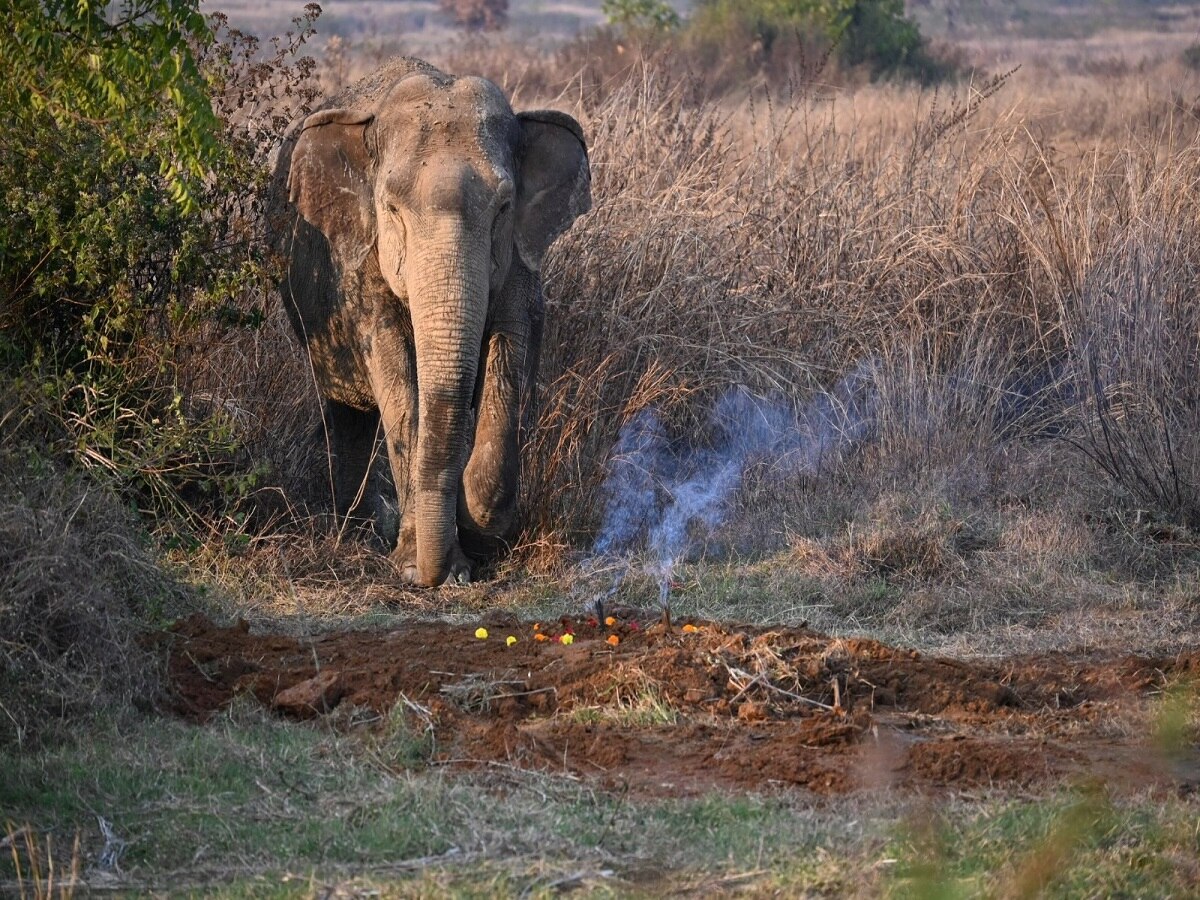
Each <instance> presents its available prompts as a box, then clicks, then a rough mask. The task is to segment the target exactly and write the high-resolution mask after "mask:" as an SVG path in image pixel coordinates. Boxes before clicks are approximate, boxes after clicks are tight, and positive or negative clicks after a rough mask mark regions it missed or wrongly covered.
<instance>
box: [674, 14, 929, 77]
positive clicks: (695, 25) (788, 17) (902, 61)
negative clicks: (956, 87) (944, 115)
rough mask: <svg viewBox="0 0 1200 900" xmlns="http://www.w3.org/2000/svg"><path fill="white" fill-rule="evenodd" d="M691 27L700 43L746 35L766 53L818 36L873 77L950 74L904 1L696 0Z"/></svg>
mask: <svg viewBox="0 0 1200 900" xmlns="http://www.w3.org/2000/svg"><path fill="white" fill-rule="evenodd" d="M688 31H689V32H690V33H691V35H692V36H693V38H694V39H696V40H699V41H701V42H719V41H721V40H722V39H723V38H724V36H726V35H729V34H737V33H748V34H751V35H753V36H754V38H755V40H756V42H757V44H758V45H759V47H760V48H761V52H762V54H763V55H764V56H769V55H770V53H771V51H772V48H773V46H774V44H775V43H776V41H777V40H778V39H779V38H781V37H783V36H795V35H815V36H819V37H820V38H822V39H823V40H824V41H826V42H828V43H830V44H831V45H833V46H835V47H836V48H837V54H838V56H839V57H840V58H841V60H842V61H843V62H844V63H845V64H847V65H849V66H861V67H864V68H866V69H868V70H869V71H870V72H871V74H872V76H874V77H887V76H893V75H900V76H908V77H915V78H918V79H920V80H936V79H938V78H941V77H945V76H946V75H947V74H949V72H948V71H946V70H945V67H944V66H942V65H940V64H939V63H938V62H937V61H936V60H934V59H932V58H931V57H930V55H929V53H928V47H927V42H926V40H925V38H924V37H923V36H922V35H921V33H920V30H919V29H918V27H917V24H916V23H915V22H914V21H913V20H912V19H910V18H908V17H907V16H906V15H905V12H904V2H903V0H698V5H697V8H696V11H695V13H694V14H693V16H692V18H691V20H690V22H689V24H688Z"/></svg>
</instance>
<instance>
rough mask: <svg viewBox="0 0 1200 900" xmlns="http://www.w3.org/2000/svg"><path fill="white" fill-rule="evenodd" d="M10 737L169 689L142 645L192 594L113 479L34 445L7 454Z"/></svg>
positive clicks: (5, 734)
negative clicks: (148, 538) (109, 482)
mask: <svg viewBox="0 0 1200 900" xmlns="http://www.w3.org/2000/svg"><path fill="white" fill-rule="evenodd" d="M0 498H2V499H0V746H5V745H9V746H11V745H16V746H18V747H19V746H23V745H26V744H29V743H31V742H34V741H36V740H38V739H45V738H47V737H48V736H50V735H53V734H54V733H55V732H56V730H57V729H58V728H60V727H63V726H64V723H66V722H68V721H70V720H73V719H78V718H83V717H86V716H88V715H93V714H96V713H103V714H105V715H109V716H116V717H120V716H121V715H123V714H124V713H125V712H126V711H128V710H129V709H131V708H133V707H135V706H140V707H143V708H144V707H146V706H148V705H149V704H151V703H152V702H153V701H154V699H155V698H156V697H157V696H158V693H159V691H160V690H161V678H162V672H161V671H160V660H158V659H157V658H156V657H155V656H154V655H153V654H152V653H151V652H150V651H148V650H146V649H144V648H143V647H142V646H140V645H139V643H138V639H139V637H140V636H141V635H142V634H143V633H144V632H145V630H146V629H147V628H148V627H151V626H152V625H154V624H155V623H156V622H160V621H165V620H166V618H167V617H169V616H170V615H172V614H173V611H175V610H177V609H178V608H180V606H181V603H182V600H183V597H184V593H183V590H182V589H181V587H180V585H179V584H178V583H177V582H176V581H175V580H174V579H173V578H172V576H171V574H170V573H169V572H167V571H165V570H164V569H162V568H161V566H160V564H159V563H158V562H157V561H156V560H155V558H154V556H153V554H151V553H150V552H148V550H147V548H146V546H145V541H144V537H143V535H142V533H141V532H140V531H139V529H138V526H137V524H136V522H135V520H134V517H133V516H132V515H131V514H130V513H129V511H128V510H127V509H126V508H125V507H123V506H122V505H120V503H119V502H118V501H117V499H116V498H115V497H114V496H113V495H112V494H111V492H110V491H109V490H108V489H106V488H105V487H103V486H101V485H99V484H97V483H96V482H95V481H94V480H93V479H91V478H89V477H87V476H84V475H82V474H79V473H73V472H69V471H66V470H65V469H64V468H63V467H61V466H60V465H59V464H57V463H55V462H53V461H50V460H48V459H46V458H45V457H43V456H41V455H39V454H37V453H35V452H33V451H29V450H27V449H26V448H23V447H20V446H18V447H16V448H15V449H12V448H6V449H4V450H3V451H0Z"/></svg>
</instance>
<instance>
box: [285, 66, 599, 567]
mask: <svg viewBox="0 0 1200 900" xmlns="http://www.w3.org/2000/svg"><path fill="white" fill-rule="evenodd" d="M274 185H275V188H274V191H275V194H276V196H277V200H276V207H275V208H276V210H277V211H278V213H277V214H278V215H279V216H280V217H281V218H280V220H279V222H280V224H279V225H278V226H277V228H278V230H279V232H280V233H281V234H282V236H283V237H282V241H281V247H280V249H281V250H282V252H283V253H284V254H285V260H286V269H285V275H284V278H283V284H282V285H281V289H280V292H281V294H282V296H283V300H284V305H285V308H286V309H287V310H288V315H289V318H290V319H291V321H292V325H293V326H294V328H295V330H296V332H297V335H298V337H299V339H300V341H301V343H302V344H303V345H304V346H305V347H306V349H307V352H308V355H309V358H310V361H311V373H312V376H313V378H314V380H315V382H316V385H317V388H318V390H319V393H320V394H321V396H322V398H323V401H324V404H325V414H324V415H325V426H326V432H327V434H328V442H329V450H330V456H331V464H332V471H333V472H334V476H333V478H332V483H333V490H334V496H335V502H336V505H337V509H338V512H339V513H340V514H344V515H352V514H355V513H362V512H363V511H364V510H366V511H367V512H366V514H367V515H370V514H371V511H372V510H377V509H378V508H379V504H380V503H381V502H383V501H384V500H385V498H384V497H382V496H379V495H380V494H381V490H380V489H376V488H373V487H372V479H371V478H370V477H369V470H370V467H371V460H372V458H373V456H374V455H375V454H376V452H377V450H376V448H377V445H378V436H379V434H380V433H381V434H382V437H383V442H384V446H386V449H387V456H388V461H389V463H390V468H391V475H392V481H393V483H394V486H395V493H396V510H397V513H398V519H399V524H398V531H397V537H396V545H395V549H394V550H393V551H392V559H393V561H394V562H395V564H396V565H397V567H398V568H399V570H400V572H401V574H402V576H403V577H404V578H405V579H406V580H408V581H411V582H415V583H418V584H423V585H429V586H436V585H439V584H443V583H446V582H467V581H469V580H470V579H471V577H472V574H473V572H472V560H471V558H470V557H469V556H468V555H467V553H466V552H465V551H464V549H463V547H464V543H465V544H466V545H467V546H468V547H472V546H490V547H493V548H495V547H498V546H502V545H503V543H504V542H505V541H507V540H509V539H511V537H512V535H513V534H514V532H515V529H516V526H517V495H518V484H519V477H520V451H521V443H522V442H523V440H524V433H525V431H526V430H527V425H528V422H527V421H525V420H526V419H527V417H528V410H529V409H530V408H531V406H532V399H533V391H534V387H535V382H536V379H537V371H538V358H539V355H540V353H541V343H542V332H543V320H544V310H545V301H544V298H543V294H542V278H541V266H542V260H543V258H544V256H545V254H546V251H547V249H548V248H549V247H550V245H551V244H552V243H553V242H554V240H555V239H556V238H558V237H559V236H560V235H561V234H563V233H564V232H565V231H566V230H567V229H568V228H570V227H571V224H572V223H573V222H574V221H575V219H576V218H577V217H579V216H580V215H582V214H583V213H585V212H587V211H588V210H589V209H590V208H591V171H590V168H589V163H588V148H587V142H586V140H585V138H584V134H583V130H582V128H581V127H580V125H579V123H578V122H577V121H576V120H575V119H574V118H572V117H571V116H570V115H567V114H566V113H563V112H558V111H547V110H540V111H531V112H520V113H514V112H513V110H512V108H511V106H510V105H509V102H508V100H507V99H506V98H505V96H504V94H503V93H502V92H501V90H500V89H499V88H498V87H496V85H495V84H493V83H492V82H491V81H488V80H487V79H485V78H481V77H477V76H464V77H456V76H452V75H448V74H446V73H444V72H442V71H440V70H439V69H437V68H435V67H434V66H432V65H430V64H428V63H426V62H423V61H421V60H417V59H411V58H405V57H401V58H398V59H395V60H392V61H391V62H389V63H387V64H386V65H384V66H383V67H382V68H380V69H379V70H377V71H375V72H374V73H373V74H371V75H368V76H366V77H365V78H363V79H361V80H359V81H358V82H356V83H355V84H353V85H351V86H349V87H348V88H346V89H345V90H343V91H342V92H341V93H339V94H338V95H336V96H335V97H333V98H332V99H330V100H329V101H328V103H327V104H325V105H324V106H323V107H322V108H320V109H318V110H317V111H315V112H313V113H312V114H311V115H309V116H308V117H307V118H305V119H304V120H303V122H302V123H301V124H300V125H299V127H298V128H296V129H295V130H293V132H291V133H289V135H288V137H287V138H286V140H285V141H284V143H283V146H282V148H281V150H280V153H279V155H278V157H277V162H276V165H275V177H274ZM383 490H386V488H384V489H383ZM372 494H374V495H376V496H371V495H372Z"/></svg>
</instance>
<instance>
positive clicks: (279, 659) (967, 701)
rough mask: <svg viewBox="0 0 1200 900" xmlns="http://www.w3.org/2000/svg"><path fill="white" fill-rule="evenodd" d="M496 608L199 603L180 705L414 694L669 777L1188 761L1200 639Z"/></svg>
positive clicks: (920, 782) (926, 778)
mask: <svg viewBox="0 0 1200 900" xmlns="http://www.w3.org/2000/svg"><path fill="white" fill-rule="evenodd" d="M485 624H486V626H487V629H488V631H489V636H488V637H487V638H486V639H479V638H477V637H476V636H475V626H474V625H472V626H452V625H447V624H445V623H435V622H430V623H413V624H409V625H405V626H403V627H401V628H398V629H396V630H393V631H387V632H364V631H357V632H344V633H338V634H327V635H323V636H320V637H314V638H312V639H306V640H299V639H296V638H292V637H284V636H279V635H269V634H252V633H250V631H249V629H248V628H247V627H246V626H245V625H244V624H242V625H240V626H239V627H232V628H223V627H218V626H216V625H214V624H212V623H211V622H209V621H207V620H205V619H202V618H199V617H194V618H191V619H187V620H185V621H183V622H180V623H179V624H178V625H177V626H176V627H175V629H174V630H173V632H172V634H171V635H170V636H169V638H168V642H169V645H170V646H169V652H170V674H171V681H172V684H173V687H174V692H175V696H174V703H175V708H176V711H177V712H178V713H180V714H181V715H184V716H187V717H190V718H193V719H195V720H198V721H203V720H204V719H205V718H207V717H208V716H210V715H211V714H212V713H214V712H216V711H217V710H220V709H221V708H222V707H224V706H225V705H226V704H228V703H229V702H230V701H231V699H232V698H233V697H234V696H235V695H238V694H250V695H253V696H254V697H256V698H257V699H258V701H259V702H261V703H263V704H264V705H266V706H269V707H271V708H273V709H275V710H276V711H278V712H279V714H281V715H286V716H293V717H301V718H305V717H311V716H317V715H323V714H327V713H329V712H330V711H333V710H337V711H338V713H339V714H342V713H344V712H345V711H347V710H349V711H352V713H354V714H353V715H351V716H349V717H348V718H346V719H345V721H350V720H353V719H358V720H362V719H363V718H364V717H366V718H369V717H370V716H369V713H371V712H373V713H375V714H383V713H388V712H389V711H391V710H393V708H394V707H396V705H397V703H401V705H402V707H403V709H404V711H405V712H404V715H406V716H408V717H410V718H411V719H412V724H413V725H414V727H416V728H418V729H427V730H430V731H431V732H432V734H433V738H434V746H435V750H434V759H435V761H436V762H440V763H442V764H456V765H483V764H491V763H504V764H509V765H515V766H520V767H524V768H532V769H539V770H544V771H552V772H558V773H566V774H570V775H572V776H583V777H588V778H592V779H596V780H599V781H600V782H601V783H602V784H605V785H611V786H618V785H627V786H629V787H630V788H632V789H636V790H639V791H642V792H649V793H666V794H673V795H678V794H688V793H697V792H702V791H705V790H709V789H711V788H713V787H728V788H738V789H747V788H749V789H762V788H768V787H771V786H799V787H804V788H807V789H809V790H811V791H815V792H818V793H822V794H840V793H845V792H850V791H855V790H865V789H878V788H882V787H896V786H898V787H905V788H916V789H928V788H942V787H950V788H956V789H971V788H981V787H988V786H1003V785H1010V786H1011V785H1034V784H1038V783H1050V782H1056V781H1063V780H1071V779H1080V778H1087V779H1089V780H1094V779H1097V778H1099V779H1107V780H1112V781H1119V782H1120V783H1123V784H1129V785H1131V786H1134V787H1140V786H1145V785H1147V784H1156V785H1163V786H1179V785H1180V784H1181V782H1183V781H1184V780H1186V779H1185V776H1183V775H1181V774H1180V772H1181V769H1180V766H1179V764H1178V760H1176V762H1175V764H1174V765H1172V766H1168V765H1167V764H1166V763H1165V762H1164V761H1162V759H1161V758H1160V756H1159V754H1157V753H1155V752H1153V750H1152V749H1151V744H1150V741H1149V738H1148V731H1149V730H1150V729H1149V724H1148V723H1150V722H1151V713H1150V699H1149V694H1150V693H1151V692H1152V691H1153V690H1155V689H1157V688H1159V687H1161V686H1162V685H1163V684H1164V683H1165V682H1166V681H1167V680H1168V679H1171V678H1173V677H1176V676H1184V675H1190V674H1194V673H1196V672H1197V670H1200V653H1189V654H1184V655H1180V656H1178V657H1173V658H1159V659H1147V658H1139V657H1134V656H1128V657H1123V658H1112V657H1094V656H1085V655H1079V654H1076V655H1070V654H1056V655H1050V656H1043V657H1026V658H1014V659H1005V660H998V661H982V662H966V661H960V660H953V659H940V658H931V657H925V656H922V655H921V654H919V653H917V652H915V651H912V650H905V649H902V648H896V647H889V646H886V645H884V644H881V643H878V642H875V641H871V640H862V639H836V638H829V637H826V636H824V635H820V634H816V633H814V632H811V631H808V630H807V629H804V628H778V629H771V630H767V629H763V628H754V627H742V626H732V625H725V624H720V623H712V622H705V623H696V628H697V630H696V631H694V632H691V631H689V632H685V631H684V630H683V629H682V628H680V627H679V626H678V625H676V626H674V627H672V628H667V627H665V626H664V625H662V624H654V625H652V626H650V627H644V625H645V623H642V622H638V621H637V619H636V617H635V615H634V614H633V613H628V612H627V613H626V615H624V616H623V617H622V618H621V619H620V620H619V621H617V622H615V623H614V624H613V625H612V626H605V625H604V624H603V623H598V622H595V621H569V620H566V619H563V620H561V621H558V622H552V623H542V624H541V625H539V626H538V628H537V630H535V627H534V623H528V622H518V621H517V620H515V619H505V618H504V617H497V618H495V619H493V620H491V621H488V622H486V623H485ZM568 631H569V632H571V633H572V638H573V642H572V643H571V644H570V645H565V644H563V643H562V642H560V641H559V640H558V638H559V637H560V636H561V635H562V634H563V633H565V632H568ZM539 633H540V634H542V635H543V636H545V639H543V640H538V639H536V636H537V635H538V634H539ZM510 635H511V636H513V637H515V638H517V641H516V642H515V643H513V644H511V645H510V644H508V643H507V642H506V638H507V637H508V636H510ZM613 635H616V637H617V640H618V642H616V643H614V642H611V640H610V639H611V637H612V636H613Z"/></svg>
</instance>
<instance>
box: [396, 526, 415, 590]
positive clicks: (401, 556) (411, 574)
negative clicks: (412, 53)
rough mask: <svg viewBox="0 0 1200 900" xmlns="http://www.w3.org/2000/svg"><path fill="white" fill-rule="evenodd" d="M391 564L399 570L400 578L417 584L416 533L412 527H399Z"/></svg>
mask: <svg viewBox="0 0 1200 900" xmlns="http://www.w3.org/2000/svg"><path fill="white" fill-rule="evenodd" d="M391 558H392V565H394V566H395V567H396V569H397V570H398V571H399V572H400V578H401V580H403V581H405V582H407V583H408V584H418V583H419V579H418V578H417V533H416V531H415V529H413V528H411V527H410V528H401V529H400V536H399V538H397V539H396V549H395V550H393V551H392V557H391Z"/></svg>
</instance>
